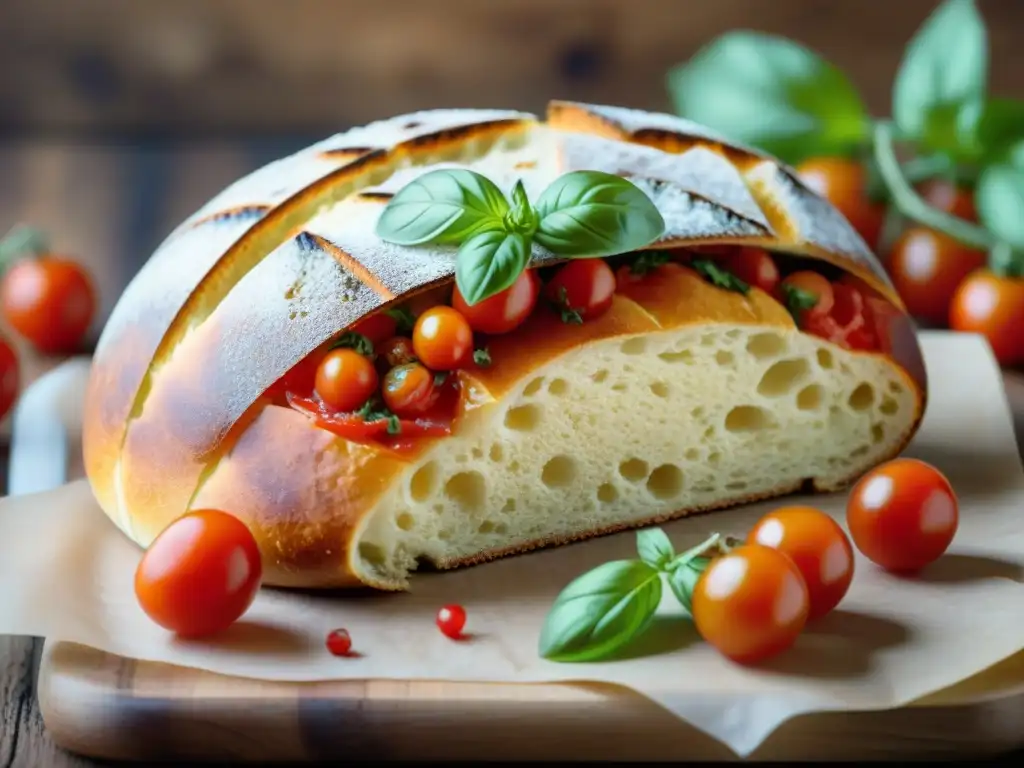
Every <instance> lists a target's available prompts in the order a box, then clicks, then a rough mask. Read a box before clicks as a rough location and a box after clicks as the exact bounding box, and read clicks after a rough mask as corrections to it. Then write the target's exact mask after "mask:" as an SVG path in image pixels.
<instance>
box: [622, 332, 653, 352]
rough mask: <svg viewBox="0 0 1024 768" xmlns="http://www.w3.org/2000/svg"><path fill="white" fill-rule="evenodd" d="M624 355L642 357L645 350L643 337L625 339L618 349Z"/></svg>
mask: <svg viewBox="0 0 1024 768" xmlns="http://www.w3.org/2000/svg"><path fill="white" fill-rule="evenodd" d="M619 349H621V350H622V354H624V355H642V354H643V353H644V352H645V351H646V350H647V339H645V338H644V337H643V336H634V337H633V338H632V339H626V340H625V341H624V342H622V346H621V347H620V348H619Z"/></svg>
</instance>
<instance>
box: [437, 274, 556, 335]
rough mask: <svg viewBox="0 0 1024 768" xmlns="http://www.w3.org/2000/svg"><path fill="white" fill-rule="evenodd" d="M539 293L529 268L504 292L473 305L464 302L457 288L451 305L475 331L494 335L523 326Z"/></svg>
mask: <svg viewBox="0 0 1024 768" xmlns="http://www.w3.org/2000/svg"><path fill="white" fill-rule="evenodd" d="M539 293H540V280H539V279H538V278H537V274H536V273H535V272H534V271H533V270H532V269H528V270H526V271H525V272H523V273H522V274H521V275H520V276H519V277H518V278H517V279H516V281H515V282H514V283H512V285H511V286H509V287H508V288H506V289H505V290H504V291H502V292H501V293H497V294H495V295H494V296H491V297H490V298H488V299H484V300H483V301H481V302H478V303H477V304H474V305H473V306H470V305H469V304H467V303H466V300H465V299H464V298H462V294H461V293H460V292H459V289H458V286H456V288H455V293H454V295H453V296H452V306H453V307H454V308H455V309H456V310H458V311H459V313H460V314H461V315H462V316H463V317H465V318H466V320H468V321H469V325H470V327H471V328H472V329H473V330H474V331H476V332H477V333H489V334H491V335H493V336H496V335H498V334H501V333H508V332H509V331H511V330H514V329H516V328H518V327H519V326H520V325H522V324H523V321H525V320H526V318H528V317H529V316H530V313H531V312H532V311H533V308H534V307H535V306H536V305H537V295H538V294H539Z"/></svg>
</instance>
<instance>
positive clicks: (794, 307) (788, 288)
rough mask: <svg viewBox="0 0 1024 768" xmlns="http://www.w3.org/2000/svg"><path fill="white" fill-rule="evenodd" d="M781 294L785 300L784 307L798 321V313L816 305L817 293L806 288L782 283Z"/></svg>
mask: <svg viewBox="0 0 1024 768" xmlns="http://www.w3.org/2000/svg"><path fill="white" fill-rule="evenodd" d="M782 296H783V298H785V300H786V309H788V310H789V314H791V315H792V316H793V319H794V320H796V321H797V322H800V315H801V313H803V312H806V311H807V310H810V309H814V308H815V307H816V306H818V294H816V293H814V292H813V291H808V290H807V289H806V288H798V287H796V286H795V285H786V284H785V283H783V284H782Z"/></svg>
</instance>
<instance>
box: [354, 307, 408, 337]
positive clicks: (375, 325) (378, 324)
mask: <svg viewBox="0 0 1024 768" xmlns="http://www.w3.org/2000/svg"><path fill="white" fill-rule="evenodd" d="M397 329H398V321H397V320H395V318H393V317H392V316H391V315H389V314H388V313H387V312H376V313H374V314H372V315H368V316H367V317H364V318H363V319H362V320H360V321H359V322H358V323H356V324H355V325H353V326H352V329H351V330H352V331H353V332H354V333H358V334H360V335H362V336H365V337H366V338H368V339H369V340H370V341H371V342H373V343H374V345H376V344H380V343H381V342H382V341H384V340H385V339H388V338H390V337H391V336H394V335H395V331H396V330H397Z"/></svg>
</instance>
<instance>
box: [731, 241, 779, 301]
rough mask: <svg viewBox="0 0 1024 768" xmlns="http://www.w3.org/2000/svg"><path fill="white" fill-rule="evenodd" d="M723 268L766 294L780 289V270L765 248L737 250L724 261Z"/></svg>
mask: <svg viewBox="0 0 1024 768" xmlns="http://www.w3.org/2000/svg"><path fill="white" fill-rule="evenodd" d="M722 268H723V269H725V270H726V271H727V272H732V274H734V275H735V276H736V277H738V278H739V279H740V280H742V281H743V282H745V283H747V285H752V286H754V287H755V288H760V289H761V290H762V291H764V292H765V293H774V292H775V289H776V288H778V287H779V268H778V267H777V266H775V260H774V259H773V258H772V257H771V255H769V253H768V251H766V250H764V249H763V248H740V249H738V250H735V251H733V252H732V253H730V254H729V255H728V256H726V257H725V258H724V259H722Z"/></svg>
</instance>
